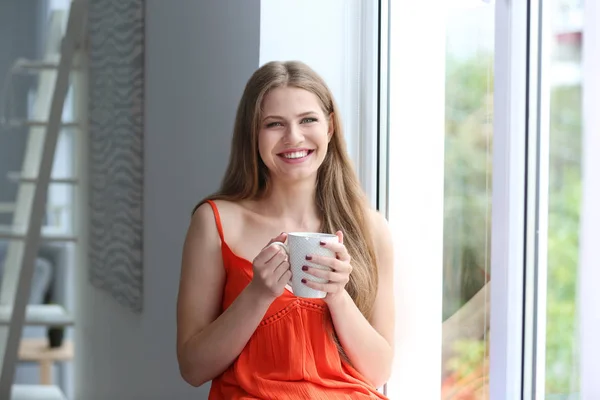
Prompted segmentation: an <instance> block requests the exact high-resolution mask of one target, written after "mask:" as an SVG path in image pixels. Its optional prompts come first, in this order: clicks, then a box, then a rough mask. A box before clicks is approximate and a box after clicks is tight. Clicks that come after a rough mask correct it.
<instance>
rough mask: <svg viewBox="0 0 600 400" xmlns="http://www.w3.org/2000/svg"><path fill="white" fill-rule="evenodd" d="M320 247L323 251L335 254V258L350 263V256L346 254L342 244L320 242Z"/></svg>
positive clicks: (346, 251) (346, 250)
mask: <svg viewBox="0 0 600 400" xmlns="http://www.w3.org/2000/svg"><path fill="white" fill-rule="evenodd" d="M320 245H321V247H323V248H325V249H329V250H331V251H333V252H334V253H335V254H336V256H337V257H336V258H338V259H340V260H343V261H350V254H349V253H348V249H347V248H346V246H344V244H343V243H340V242H324V241H321V242H320Z"/></svg>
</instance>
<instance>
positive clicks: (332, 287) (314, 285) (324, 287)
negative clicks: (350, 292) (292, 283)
mask: <svg viewBox="0 0 600 400" xmlns="http://www.w3.org/2000/svg"><path fill="white" fill-rule="evenodd" d="M302 283H303V284H305V285H306V286H308V287H309V288H311V289H315V290H319V291H321V292H325V293H336V292H339V290H340V285H339V284H337V283H318V282H313V281H310V280H308V279H302Z"/></svg>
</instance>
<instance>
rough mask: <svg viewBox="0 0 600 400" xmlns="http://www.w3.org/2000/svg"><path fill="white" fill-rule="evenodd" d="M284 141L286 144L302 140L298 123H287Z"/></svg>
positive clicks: (297, 142)
mask: <svg viewBox="0 0 600 400" xmlns="http://www.w3.org/2000/svg"><path fill="white" fill-rule="evenodd" d="M283 140H284V143H285V144H287V145H292V146H295V145H298V144H300V143H302V142H303V141H304V135H302V131H301V130H300V127H299V126H298V124H289V125H288V128H287V129H286V131H285V137H284V138H283Z"/></svg>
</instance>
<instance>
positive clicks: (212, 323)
mask: <svg viewBox="0 0 600 400" xmlns="http://www.w3.org/2000/svg"><path fill="white" fill-rule="evenodd" d="M273 247H275V246H273ZM263 253H265V251H263V252H261V254H263ZM276 253H277V249H273V248H271V251H270V252H269V254H268V255H269V256H270V257H269V258H271V257H272V258H273V259H274V260H275V257H274V255H275V254H276ZM259 256H260V255H259ZM257 259H258V257H257ZM224 285H225V271H224V269H223V260H222V256H221V243H220V239H219V235H218V232H217V230H216V227H215V220H214V215H213V212H212V209H211V207H210V205H209V204H203V205H202V206H200V207H199V208H198V210H197V211H196V212H195V213H194V216H193V217H192V221H191V223H190V227H189V229H188V233H187V236H186V239H185V243H184V248H183V257H182V266H181V278H180V283H179V294H178V299H177V359H178V362H179V369H180V373H181V376H182V377H183V378H184V379H185V381H186V382H188V383H189V384H191V385H193V386H200V385H202V384H203V383H205V382H208V381H210V380H212V379H213V378H215V377H216V376H218V375H219V374H221V373H222V372H223V371H225V370H226V369H227V368H228V367H229V366H230V365H231V363H232V362H233V361H234V360H235V359H236V358H237V356H239V354H240V353H241V352H242V350H243V348H244V346H245V345H246V343H247V342H248V340H250V337H251V336H252V334H253V333H254V331H255V330H256V327H257V326H258V324H259V323H260V321H261V320H262V318H263V316H264V315H265V313H266V312H267V310H268V308H269V306H270V304H271V302H272V301H273V299H274V297H272V296H268V295H265V294H264V290H260V289H261V288H260V287H258V286H259V285H253V284H252V283H251V284H250V285H248V286H247V287H246V289H244V290H243V291H242V293H241V294H240V295H239V296H238V298H237V299H236V300H235V301H234V302H233V303H232V304H231V306H230V307H228V308H227V310H226V311H225V312H223V313H222V314H220V312H221V300H222V295H223V287H224ZM219 314H220V315H219Z"/></svg>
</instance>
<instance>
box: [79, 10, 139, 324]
mask: <svg viewBox="0 0 600 400" xmlns="http://www.w3.org/2000/svg"><path fill="white" fill-rule="evenodd" d="M90 3H91V4H90V8H89V17H88V18H89V21H88V28H89V48H90V50H89V68H90V69H89V78H90V79H89V133H90V147H89V178H90V180H89V189H90V191H89V193H90V203H89V206H90V221H89V226H90V231H89V241H90V250H89V259H90V265H89V277H90V281H91V283H92V285H94V286H95V287H98V288H101V289H103V290H106V291H107V292H108V293H110V295H111V296H112V297H113V298H114V299H115V300H116V301H118V302H119V303H120V304H122V305H123V306H125V307H127V308H129V309H131V310H132V311H134V312H141V311H142V305H143V297H142V294H143V291H142V288H143V268H142V267H143V266H142V246H143V243H142V235H143V220H142V216H143V214H142V211H143V208H142V204H143V203H142V195H143V171H144V169H143V167H144V162H143V161H144V160H143V101H144V90H143V88H144V7H143V3H144V2H143V0H91V2H90Z"/></svg>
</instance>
